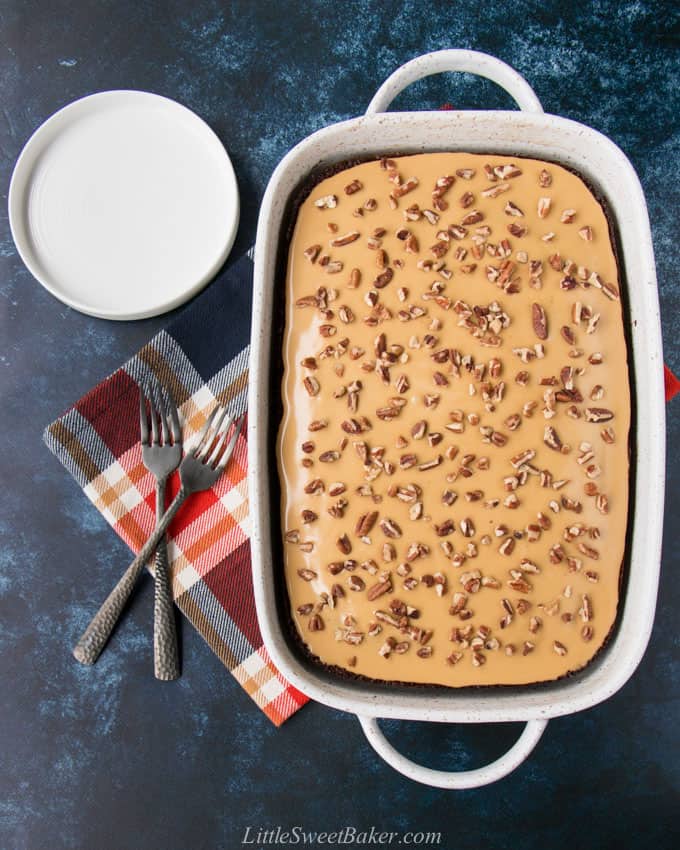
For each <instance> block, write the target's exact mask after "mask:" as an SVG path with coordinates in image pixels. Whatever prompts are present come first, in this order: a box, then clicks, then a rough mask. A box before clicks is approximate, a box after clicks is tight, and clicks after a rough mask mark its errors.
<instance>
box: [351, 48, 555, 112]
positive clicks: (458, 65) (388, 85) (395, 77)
mask: <svg viewBox="0 0 680 850" xmlns="http://www.w3.org/2000/svg"><path fill="white" fill-rule="evenodd" d="M444 71H463V72H466V73H468V74H477V75H478V76H480V77H486V79H487V80H491V81H492V82H494V83H497V84H498V85H499V86H500V87H501V88H504V89H505V91H506V92H507V93H508V94H509V95H510V96H511V97H512V98H513V99H514V100H515V101H516V103H517V105H518V106H519V108H520V109H521V110H522V111H524V112H543V107H542V106H541V102H540V100H539V99H538V98H537V97H536V94H535V93H534V90H533V89H532V88H531V86H530V85H529V83H527V81H526V80H525V79H524V77H522V76H521V75H520V74H518V73H517V71H515V69H514V68H511V67H510V65H506V64H505V62H501V60H500V59H496V57H495V56H489V54H488V53H480V52H479V51H477V50H437V51H435V52H434V53H425V54H424V55H423V56H418V57H417V58H416V59H411V61H410V62H406V64H405V65H402V66H401V68H397V70H396V71H395V72H394V73H393V74H391V75H390V76H389V77H388V78H387V79H386V80H385V82H384V83H383V84H382V85H381V86H380V88H379V89H378V91H377V92H376V93H375V95H374V96H373V100H372V101H371V102H370V103H369V104H368V109H367V110H366V115H375V113H376V112H386V111H387V108H388V107H389V105H390V103H392V101H393V100H394V98H395V97H396V96H397V95H398V94H399V92H401V91H402V90H403V89H405V88H406V86H410V85H411V83H415V81H416V80H420V79H422V78H423V77H429V76H431V75H432V74H440V73H443V72H444Z"/></svg>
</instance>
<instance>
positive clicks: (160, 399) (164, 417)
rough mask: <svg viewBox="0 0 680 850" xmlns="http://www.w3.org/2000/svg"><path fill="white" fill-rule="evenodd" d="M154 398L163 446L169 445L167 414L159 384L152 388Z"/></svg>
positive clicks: (163, 395)
mask: <svg viewBox="0 0 680 850" xmlns="http://www.w3.org/2000/svg"><path fill="white" fill-rule="evenodd" d="M154 396H155V398H156V406H157V408H158V412H159V413H160V417H161V433H162V435H163V445H164V446H167V445H169V444H170V431H169V430H168V412H167V410H166V407H165V394H164V393H163V388H162V387H161V385H160V384H156V385H155V386H154Z"/></svg>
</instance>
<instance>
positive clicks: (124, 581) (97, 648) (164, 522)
mask: <svg viewBox="0 0 680 850" xmlns="http://www.w3.org/2000/svg"><path fill="white" fill-rule="evenodd" d="M244 422H245V414H244V415H243V416H241V417H240V419H238V420H234V418H233V417H232V416H230V415H228V414H227V410H226V409H224V408H221V409H220V408H219V407H215V408H214V409H213V410H212V412H211V413H210V416H208V419H207V421H206V423H205V425H204V426H203V428H202V430H201V433H200V435H199V438H198V443H197V445H196V448H195V449H194V450H193V451H191V452H189V453H187V454H186V455H185V456H184V460H183V461H182V463H181V464H180V467H179V476H180V488H179V492H178V493H177V495H176V496H175V498H174V499H173V501H172V504H171V505H170V507H169V508H168V509H167V511H166V512H165V513H164V514H163V517H162V519H161V520H160V522H158V523H157V524H156V528H155V530H154V532H153V534H152V535H151V537H149V539H148V540H147V541H146V543H145V544H144V546H143V547H142V548H141V550H140V552H139V554H138V555H137V557H136V558H135V559H134V561H133V562H132V563H131V564H130V566H129V567H128V568H127V570H126V571H125V573H124V574H123V577H122V578H121V579H120V581H119V582H118V584H117V585H116V586H115V587H114V588H113V590H112V591H111V593H110V594H109V595H108V597H107V598H106V600H105V601H104V604H103V605H102V606H101V608H100V609H99V611H97V613H96V614H95V615H94V617H93V618H92V621H91V622H90V625H89V626H88V627H87V628H86V629H85V631H84V632H83V635H82V637H81V638H80V640H79V641H78V643H77V644H76V645H75V647H74V650H73V655H74V656H75V658H76V660H78V661H80V663H81V664H94V663H95V661H96V660H97V658H99V654H100V653H101V651H102V649H103V648H104V646H105V645H106V641H107V640H108V639H109V637H110V635H111V632H112V631H113V629H114V626H115V625H116V623H117V621H118V618H119V617H120V613H121V611H122V610H123V608H124V607H125V603H126V602H127V600H128V597H129V596H130V594H131V593H132V589H133V588H134V586H135V582H136V581H137V578H138V577H139V574H140V573H141V572H142V569H143V568H144V564H146V562H147V561H148V559H149V558H150V556H151V554H152V552H153V551H154V550H155V548H156V546H158V541H159V540H160V539H161V537H162V536H163V535H164V534H165V531H166V529H167V527H168V526H169V525H170V523H171V522H172V520H173V519H174V517H175V515H176V513H177V511H178V510H179V509H180V507H181V505H182V503H183V502H184V500H185V499H186V498H187V496H189V495H191V493H197V492H198V491H199V490H207V489H208V488H209V487H212V485H213V484H214V483H215V482H216V481H217V479H218V478H219V477H220V475H221V474H222V471H223V470H224V468H225V467H226V465H227V464H228V463H229V461H230V459H231V456H232V454H233V452H234V448H235V446H236V441H237V440H238V436H239V434H240V433H241V429H242V428H243V423H244ZM232 425H233V426H234V427H233V428H232ZM230 434H231V435H230Z"/></svg>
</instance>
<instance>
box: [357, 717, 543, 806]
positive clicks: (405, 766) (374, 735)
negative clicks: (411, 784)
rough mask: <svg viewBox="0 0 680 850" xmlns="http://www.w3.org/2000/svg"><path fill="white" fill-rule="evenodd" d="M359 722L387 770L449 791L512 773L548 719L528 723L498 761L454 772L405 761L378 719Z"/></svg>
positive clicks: (527, 752) (494, 780) (479, 784)
mask: <svg viewBox="0 0 680 850" xmlns="http://www.w3.org/2000/svg"><path fill="white" fill-rule="evenodd" d="M359 722H360V723H361V727H362V729H363V730H364V734H365V735H366V737H367V738H368V743H369V744H370V745H371V746H372V747H373V749H374V750H375V751H376V753H378V755H379V756H380V757H381V758H382V759H384V761H386V762H387V764H389V765H390V767H393V768H394V769H395V770H397V771H399V773H401V774H403V775H404V776H407V777H408V778H409V779H413V780H414V781H415V782H421V783H422V784H423V785H430V786H432V787H433V788H447V789H449V790H462V789H464V788H480V787H481V786H482V785H490V784H491V783H492V782H496V781H497V780H499V779H502V778H503V777H504V776H507V775H508V774H509V773H512V771H513V770H514V769H515V768H516V767H519V766H520V764H522V762H523V761H524V760H525V759H526V758H527V756H528V755H529V754H530V753H531V751H532V750H533V749H534V747H535V746H536V744H537V743H538V742H539V741H540V739H541V735H542V734H543V731H544V730H545V727H546V726H547V725H548V721H547V720H528V721H527V724H526V726H525V727H524V731H523V732H522V734H521V735H520V736H519V738H518V739H517V741H516V742H515V744H513V746H512V747H510V749H509V750H508V751H507V753H504V754H503V755H502V756H501V757H500V758H499V759H496V761H493V762H491V764H487V765H484V767H478V768H476V769H475V770H461V771H457V772H456V771H448V770H433V769H432V768H429V767H423V766H422V765H420V764H416V763H415V762H414V761H411V760H410V759H407V758H406V756H403V755H402V754H401V753H400V752H398V751H397V750H396V749H395V748H394V747H393V746H392V744H390V743H389V741H388V740H387V738H386V737H385V735H384V734H383V732H382V731H381V729H380V726H379V725H378V720H377V718H375V717H362V716H359Z"/></svg>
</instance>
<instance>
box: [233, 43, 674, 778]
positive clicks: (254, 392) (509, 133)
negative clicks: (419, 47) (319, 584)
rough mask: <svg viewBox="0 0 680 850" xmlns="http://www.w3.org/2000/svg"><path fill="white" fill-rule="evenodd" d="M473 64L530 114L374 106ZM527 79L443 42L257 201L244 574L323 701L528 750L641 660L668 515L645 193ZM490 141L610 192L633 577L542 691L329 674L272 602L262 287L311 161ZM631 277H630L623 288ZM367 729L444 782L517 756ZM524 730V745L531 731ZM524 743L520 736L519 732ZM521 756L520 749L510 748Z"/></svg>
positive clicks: (415, 771)
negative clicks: (581, 663) (406, 685)
mask: <svg viewBox="0 0 680 850" xmlns="http://www.w3.org/2000/svg"><path fill="white" fill-rule="evenodd" d="M476 67H479V68H480V69H481V70H482V72H483V73H484V74H485V75H489V76H491V77H492V78H494V79H495V80H496V81H498V82H500V83H502V84H503V86H504V87H506V88H507V90H508V91H509V93H510V94H512V95H513V96H514V97H515V99H516V100H517V101H518V102H519V103H521V104H522V105H523V106H525V107H527V108H529V109H531V110H532V111H531V112H501V111H484V112H479V111H470V112H458V111H448V112H416V113H413V112H407V113H391V114H379V113H376V112H374V110H375V109H376V108H383V107H385V106H387V105H388V103H389V98H390V97H392V96H394V95H395V94H397V93H398V92H399V90H400V87H401V86H402V85H405V84H408V83H409V82H412V81H414V80H415V79H417V78H418V77H421V76H426V75H429V74H432V73H435V72H437V71H446V70H449V71H451V70H467V71H470V70H473V69H474V68H476ZM532 95H533V93H532V92H531V89H530V88H529V87H528V86H527V84H526V82H525V81H523V80H522V79H521V77H518V75H517V74H516V73H515V72H513V71H512V69H509V68H507V66H505V65H503V64H502V63H496V62H495V60H494V59H493V58H492V57H489V56H485V55H480V54H475V53H473V52H472V51H457V50H450V51H440V52H438V53H434V54H430V55H429V56H422V57H420V58H419V59H416V60H413V62H411V63H409V64H408V65H407V66H405V67H404V68H402V69H400V70H399V71H397V72H395V74H394V76H393V77H390V79H388V80H387V81H386V83H385V84H384V86H383V87H382V89H381V90H380V91H379V92H378V94H377V95H376V98H375V99H374V101H373V102H372V105H371V109H370V112H371V114H367V115H366V116H364V117H362V118H357V119H354V120H350V121H346V122H343V123H340V124H335V125H332V126H330V127H327V128H325V129H323V130H320V131H318V132H317V133H314V134H313V135H312V136H310V137H309V138H308V139H306V140H304V141H303V142H301V143H300V144H298V145H297V146H296V147H295V148H294V149H293V150H292V151H291V152H290V153H289V154H288V155H287V156H286V157H284V159H283V160H282V161H281V163H280V164H279V165H278V167H277V168H276V170H275V172H274V174H273V176H272V178H271V181H270V183H269V186H268V187H267V191H266V192H265V196H264V199H263V201H262V207H261V212H260V221H259V225H258V232H257V242H256V249H255V284H254V294H253V325H252V340H251V383H250V398H249V409H250V412H251V416H250V420H249V445H250V446H251V449H252V454H251V458H252V459H251V463H250V469H249V487H250V504H251V511H252V521H253V537H252V552H253V575H254V583H255V599H256V603H257V610H258V617H259V621H260V628H261V630H262V633H263V637H264V639H265V644H266V646H267V648H268V650H269V652H270V654H271V655H272V657H273V659H274V661H275V663H276V664H277V665H278V666H279V669H281V670H282V672H283V673H284V674H285V675H286V676H287V677H288V678H289V679H290V680H291V681H292V682H293V684H295V685H296V686H297V687H298V688H299V689H300V690H302V691H303V692H304V693H306V694H308V695H309V696H310V697H312V698H313V699H315V700H317V701H318V702H323V703H325V704H326V705H329V706H332V707H334V708H339V709H342V710H344V711H351V712H353V713H355V714H358V715H360V716H367V717H392V718H400V719H410V720H432V721H440V722H458V723H475V722H499V721H507V720H526V721H533V722H534V725H532V726H531V727H530V728H529V729H528V730H527V733H528V734H526V735H525V736H523V738H522V739H521V740H522V743H523V744H524V747H523V748H521V747H520V749H522V752H523V753H524V755H527V754H528V753H529V752H530V750H531V748H532V747H533V745H534V744H535V743H536V742H537V741H538V739H539V738H540V734H541V731H542V726H539V724H541V723H542V722H543V721H545V719H546V718H549V717H558V716H560V715H564V714H570V713H572V712H575V711H580V710H583V709H586V708H589V707H591V706H593V705H596V704H597V703H599V702H601V701H602V700H604V699H606V698H607V697H609V696H611V695H612V694H613V693H615V692H616V691H617V690H618V689H619V688H620V687H621V686H622V685H623V684H624V683H625V682H626V681H627V680H628V678H629V677H630V676H631V675H632V673H633V671H634V670H635V668H636V666H637V665H638V663H639V661H640V659H641V658H642V655H643V653H644V650H645V648H646V646H647V641H648V639H649V635H650V633H651V628H652V623H653V619H654V610H655V604H656V593H657V585H658V576H659V565H660V553H661V530H662V520H663V486H664V471H665V470H664V462H665V455H664V447H665V439H664V438H665V409H664V403H663V358H662V351H661V328H660V318H659V305H658V294H657V287H656V270H655V265H654V253H653V247H652V239H651V233H650V228H649V218H648V215H647V206H646V203H645V199H644V195H643V193H642V189H641V187H640V183H639V180H638V178H637V175H636V174H635V171H634V170H633V167H632V166H631V164H630V162H629V161H628V159H627V158H626V157H625V155H624V154H623V153H622V151H621V150H620V149H619V148H617V147H616V145H614V144H613V143H612V142H611V141H609V140H608V139H607V138H605V137H604V136H602V135H601V134H600V133H597V132H596V131H594V130H591V129H590V128H588V127H586V126H584V125H582V124H579V123H577V122H574V121H568V120H566V119H564V118H560V117H557V116H553V115H545V114H543V113H542V111H541V108H540V103H538V101H537V99H536V98H535V96H532ZM447 149H448V150H469V151H475V152H483V151H496V152H500V153H515V154H518V155H525V156H533V157H537V158H539V159H547V160H554V161H556V162H559V163H561V164H562V165H566V166H569V167H571V168H573V169H575V170H576V171H578V172H580V173H581V174H583V175H584V176H585V177H586V178H587V179H588V181H589V182H590V183H591V184H592V185H593V186H594V187H595V188H596V190H597V191H598V192H600V193H601V194H602V195H603V197H604V198H606V200H607V202H608V203H609V206H610V209H611V210H612V214H613V216H614V219H615V221H616V224H617V227H618V231H619V235H620V240H621V247H622V257H621V263H622V267H623V268H622V271H623V274H622V283H623V285H624V287H625V288H626V295H627V301H628V303H629V319H630V322H629V330H630V335H631V340H632V359H633V370H634V373H635V393H636V405H635V412H636V420H635V424H634V428H633V434H634V441H635V453H634V457H635V461H636V463H635V470H634V477H635V483H634V493H635V496H634V499H633V509H632V516H631V524H632V534H631V545H630V556H629V560H628V577H627V582H626V586H625V589H624V596H623V601H622V609H623V612H622V615H621V618H620V622H619V625H618V627H617V628H616V630H615V633H614V635H613V637H612V639H611V640H610V641H609V644H608V646H607V647H606V648H605V650H604V651H603V652H602V653H601V654H600V656H599V657H598V658H597V659H596V661H595V662H594V663H592V664H590V665H589V666H588V667H587V668H586V669H585V670H584V671H583V672H582V673H579V674H578V675H575V676H573V677H570V678H569V679H566V680H563V681H560V682H557V683H554V684H547V685H545V686H543V687H541V688H540V689H532V690H527V689H525V690H522V689H521V688H518V689H502V690H500V689H499V690H485V691H483V692H482V693H478V692H476V693H471V692H469V691H455V690H452V691H450V692H448V693H445V694H442V693H440V692H437V693H436V694H434V695H433V694H432V693H425V692H414V693H405V692H403V691H399V692H397V691H395V692H394V693H385V691H384V689H381V690H376V689H371V688H370V686H366V685H365V684H358V683H345V682H342V681H339V680H338V679H333V678H331V677H329V676H327V675H326V674H325V673H323V672H322V671H320V670H318V669H314V668H313V667H311V666H306V665H303V664H302V663H300V661H299V660H298V659H297V657H296V655H295V653H294V652H293V651H292V650H291V648H290V646H289V644H288V640H287V637H286V629H285V625H283V624H281V622H280V621H279V615H278V612H277V606H276V600H275V593H274V581H273V570H274V569H275V563H274V559H273V556H272V552H273V543H272V540H273V535H275V534H276V533H277V530H276V528H272V524H271V516H270V512H269V505H270V504H271V501H270V497H269V480H270V471H269V469H268V467H267V457H268V452H267V445H266V440H267V439H268V430H269V429H268V425H267V423H268V416H269V411H270V409H271V406H270V399H269V389H268V388H269V379H268V375H269V360H270V357H271V356H277V355H276V353H274V354H272V352H271V347H270V342H269V338H270V335H271V327H272V304H273V299H272V298H271V292H272V289H273V287H274V286H275V284H276V277H275V275H276V254H277V247H278V238H279V233H280V232H281V230H282V227H281V223H282V217H283V215H284V211H285V209H286V204H287V201H288V199H289V196H290V194H291V192H292V191H294V189H295V187H296V186H297V185H298V184H299V183H300V181H301V180H302V179H303V178H304V177H305V176H306V175H307V174H308V173H309V172H310V171H311V170H312V169H313V168H314V167H316V166H317V165H319V164H330V163H332V162H335V161H338V160H343V159H352V158H358V157H362V156H367V155H372V154H380V153H385V152H386V153H390V152H392V151H399V152H402V153H410V152H415V151H427V150H447ZM631 284H633V285H631ZM365 728H366V729H367V730H369V731H370V733H371V734H370V736H369V737H370V740H371V742H372V743H373V745H374V746H375V747H376V748H378V749H379V751H380V753H381V755H383V757H386V758H388V759H390V760H391V763H392V765H393V766H395V767H396V768H397V769H400V770H402V772H408V775H409V776H411V778H414V779H418V780H419V781H422V782H428V781H430V782H436V783H437V784H438V785H439V786H440V787H451V788H454V787H458V785H459V784H460V787H474V786H475V785H481V784H486V783H487V782H492V781H495V780H496V779H499V778H500V777H501V776H503V775H505V773H507V772H509V770H510V769H512V767H516V766H517V763H518V761H517V759H516V758H513V759H507V760H504V759H499V761H497V762H496V763H495V766H494V769H493V770H492V769H490V768H489V769H487V770H486V771H484V772H482V771H479V772H477V773H476V774H475V775H472V774H471V773H470V774H468V775H467V776H465V777H462V778H461V777H456V776H455V775H450V776H449V777H448V779H447V778H446V776H445V774H444V773H443V772H439V775H438V777H435V776H434V774H433V772H430V773H426V772H425V771H421V770H420V769H419V768H418V766H417V765H414V764H412V763H410V767H407V764H406V761H405V760H403V759H401V760H399V759H396V758H393V757H392V754H391V752H390V750H389V749H388V748H387V747H385V746H383V744H382V743H381V742H380V738H379V732H378V729H377V726H376V725H375V724H372V723H370V722H366V723H365ZM529 741H531V742H532V744H531V746H528V742H529ZM518 743H519V742H518ZM513 755H514V756H516V755H517V750H515V752H514V753H513Z"/></svg>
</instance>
